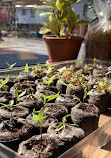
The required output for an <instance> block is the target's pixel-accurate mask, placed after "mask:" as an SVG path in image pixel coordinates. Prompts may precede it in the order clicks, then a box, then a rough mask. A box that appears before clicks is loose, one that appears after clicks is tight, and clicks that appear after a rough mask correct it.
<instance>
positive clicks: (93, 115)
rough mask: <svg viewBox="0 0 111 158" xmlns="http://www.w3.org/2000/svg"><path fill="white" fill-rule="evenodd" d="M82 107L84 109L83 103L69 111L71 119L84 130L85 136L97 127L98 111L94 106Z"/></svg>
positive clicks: (86, 105)
mask: <svg viewBox="0 0 111 158" xmlns="http://www.w3.org/2000/svg"><path fill="white" fill-rule="evenodd" d="M84 105H85V107H83V103H79V104H77V105H76V106H75V107H73V108H72V109H71V119H72V121H73V123H74V124H76V125H78V126H79V127H80V128H82V129H83V130H84V132H85V135H86V136H87V135H88V134H90V133H91V132H92V131H94V130H95V129H97V127H98V121H99V109H98V108H97V107H96V106H95V105H91V106H90V105H88V104H84Z"/></svg>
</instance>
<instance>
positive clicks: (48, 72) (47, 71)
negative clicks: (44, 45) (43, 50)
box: [44, 67, 54, 75]
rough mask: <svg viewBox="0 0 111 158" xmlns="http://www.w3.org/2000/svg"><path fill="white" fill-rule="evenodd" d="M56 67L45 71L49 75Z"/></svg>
mask: <svg viewBox="0 0 111 158" xmlns="http://www.w3.org/2000/svg"><path fill="white" fill-rule="evenodd" d="M53 69H54V67H49V68H48V69H47V70H45V71H44V72H45V73H47V74H48V75H49V74H50V73H51V72H52V70H53Z"/></svg>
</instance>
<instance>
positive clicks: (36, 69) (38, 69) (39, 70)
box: [32, 64, 44, 76]
mask: <svg viewBox="0 0 111 158" xmlns="http://www.w3.org/2000/svg"><path fill="white" fill-rule="evenodd" d="M32 72H34V73H35V74H36V75H39V76H40V75H41V74H42V73H44V69H43V68H42V67H41V66H40V65H39V64H37V66H34V67H32Z"/></svg>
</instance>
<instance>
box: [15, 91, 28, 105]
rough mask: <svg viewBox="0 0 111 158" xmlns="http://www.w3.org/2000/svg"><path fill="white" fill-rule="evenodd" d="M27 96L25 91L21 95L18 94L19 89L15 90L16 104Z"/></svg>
mask: <svg viewBox="0 0 111 158" xmlns="http://www.w3.org/2000/svg"><path fill="white" fill-rule="evenodd" d="M25 94H26V90H25V91H24V92H22V93H21V94H18V90H17V88H16V90H15V95H16V103H17V101H18V99H19V98H20V97H22V96H24V95H25Z"/></svg>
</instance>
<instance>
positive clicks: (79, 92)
mask: <svg viewBox="0 0 111 158" xmlns="http://www.w3.org/2000/svg"><path fill="white" fill-rule="evenodd" d="M66 94H67V95H74V94H75V96H77V97H78V98H80V100H81V101H82V99H83V95H84V89H83V87H81V86H73V85H72V86H71V87H69V86H67V89H66Z"/></svg>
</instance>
